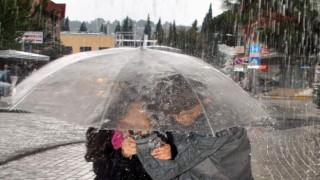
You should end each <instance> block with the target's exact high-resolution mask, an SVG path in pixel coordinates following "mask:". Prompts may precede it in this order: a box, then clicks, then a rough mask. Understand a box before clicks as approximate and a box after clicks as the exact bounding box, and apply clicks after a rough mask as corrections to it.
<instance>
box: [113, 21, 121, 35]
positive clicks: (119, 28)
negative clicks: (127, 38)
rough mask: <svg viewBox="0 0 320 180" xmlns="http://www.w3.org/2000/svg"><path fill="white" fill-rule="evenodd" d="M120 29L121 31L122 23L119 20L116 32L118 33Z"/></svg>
mask: <svg viewBox="0 0 320 180" xmlns="http://www.w3.org/2000/svg"><path fill="white" fill-rule="evenodd" d="M120 31H121V25H120V22H118V24H117V26H116V28H115V30H114V32H115V33H116V32H120Z"/></svg>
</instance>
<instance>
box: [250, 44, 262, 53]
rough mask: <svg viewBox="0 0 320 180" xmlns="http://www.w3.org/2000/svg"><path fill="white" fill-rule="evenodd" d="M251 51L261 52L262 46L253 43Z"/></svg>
mask: <svg viewBox="0 0 320 180" xmlns="http://www.w3.org/2000/svg"><path fill="white" fill-rule="evenodd" d="M250 53H260V46H259V45H257V44H253V45H251V46H250Z"/></svg>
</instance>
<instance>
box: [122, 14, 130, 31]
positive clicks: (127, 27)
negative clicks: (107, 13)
mask: <svg viewBox="0 0 320 180" xmlns="http://www.w3.org/2000/svg"><path fill="white" fill-rule="evenodd" d="M132 24H133V22H132V19H130V18H129V17H128V16H127V17H126V18H125V19H124V20H123V21H122V29H121V30H122V31H123V32H132V30H133V26H132Z"/></svg>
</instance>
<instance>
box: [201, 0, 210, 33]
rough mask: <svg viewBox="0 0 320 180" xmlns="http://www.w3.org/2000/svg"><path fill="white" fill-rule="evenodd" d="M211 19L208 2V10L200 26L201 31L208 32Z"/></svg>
mask: <svg viewBox="0 0 320 180" xmlns="http://www.w3.org/2000/svg"><path fill="white" fill-rule="evenodd" d="M211 21H212V4H210V6H209V11H208V13H207V14H206V16H205V18H204V20H203V22H202V27H201V32H202V33H205V34H208V33H209V31H211V29H210V27H211Z"/></svg>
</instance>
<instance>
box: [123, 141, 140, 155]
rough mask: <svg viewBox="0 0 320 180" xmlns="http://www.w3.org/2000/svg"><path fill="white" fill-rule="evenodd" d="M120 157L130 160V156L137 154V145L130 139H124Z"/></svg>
mask: <svg viewBox="0 0 320 180" xmlns="http://www.w3.org/2000/svg"><path fill="white" fill-rule="evenodd" d="M121 152H122V156H124V157H126V158H130V157H131V156H132V155H135V154H137V143H136V140H135V139H133V138H132V137H126V138H125V139H124V140H123V141H122V144H121Z"/></svg>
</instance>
